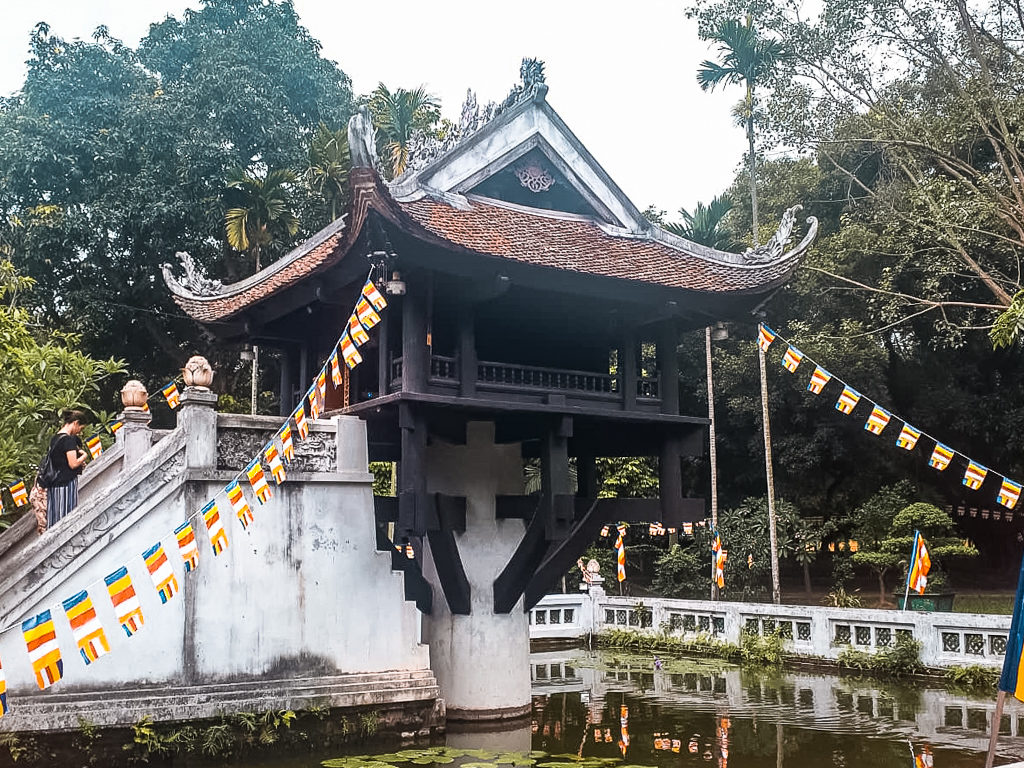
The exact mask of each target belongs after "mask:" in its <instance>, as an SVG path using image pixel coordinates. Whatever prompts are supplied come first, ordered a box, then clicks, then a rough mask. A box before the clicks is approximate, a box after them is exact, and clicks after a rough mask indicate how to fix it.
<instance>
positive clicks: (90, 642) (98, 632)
mask: <svg viewBox="0 0 1024 768" xmlns="http://www.w3.org/2000/svg"><path fill="white" fill-rule="evenodd" d="M62 604H63V606H64V613H66V614H67V616H68V622H69V623H70V624H71V634H73V635H74V637H75V645H77V646H78V652H79V653H80V654H82V660H83V661H84V662H85V664H86V666H88V665H89V664H92V663H93V662H94V661H96V659H98V658H99V657H100V656H103V655H104V654H107V653H110V644H109V643H108V642H107V633H106V632H104V631H103V625H102V624H100V620H99V617H98V616H97V615H96V609H95V608H94V607H93V604H92V599H91V598H90V597H89V592H88V591H87V590H82V591H81V592H79V593H78V594H77V595H74V596H72V597H69V598H68V599H67V600H64V601H63V603H62Z"/></svg>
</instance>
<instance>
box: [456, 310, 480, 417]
mask: <svg viewBox="0 0 1024 768" xmlns="http://www.w3.org/2000/svg"><path fill="white" fill-rule="evenodd" d="M474 322H475V312H474V307H473V305H472V304H470V303H469V302H466V303H465V304H463V305H462V308H461V310H460V312H459V394H460V395H462V396H463V397H472V396H473V395H475V394H476V369H477V360H476V328H475V327H474Z"/></svg>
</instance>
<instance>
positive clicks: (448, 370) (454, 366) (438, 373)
mask: <svg viewBox="0 0 1024 768" xmlns="http://www.w3.org/2000/svg"><path fill="white" fill-rule="evenodd" d="M430 378H431V379H436V380H439V381H455V382H457V381H458V380H459V368H458V361H457V360H456V359H455V358H454V357H444V356H442V355H431V356H430Z"/></svg>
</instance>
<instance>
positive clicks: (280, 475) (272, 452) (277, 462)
mask: <svg viewBox="0 0 1024 768" xmlns="http://www.w3.org/2000/svg"><path fill="white" fill-rule="evenodd" d="M263 455H264V457H266V459H267V463H268V464H269V465H270V474H272V475H273V476H274V482H275V483H277V484H278V485H280V484H281V483H283V482H284V464H282V463H281V456H280V454H278V452H277V446H276V445H274V443H273V441H271V442H270V443H269V444H268V445H267V447H266V448H265V449H264V450H263Z"/></svg>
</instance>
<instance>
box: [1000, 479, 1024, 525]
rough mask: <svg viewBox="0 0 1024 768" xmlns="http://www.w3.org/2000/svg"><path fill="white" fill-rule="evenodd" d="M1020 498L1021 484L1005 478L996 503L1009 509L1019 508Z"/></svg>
mask: <svg viewBox="0 0 1024 768" xmlns="http://www.w3.org/2000/svg"><path fill="white" fill-rule="evenodd" d="M1019 498H1020V483H1015V482H1013V480H1011V479H1010V478H1008V477H1004V478H1003V484H1002V485H1001V486H1000V487H999V495H998V496H997V497H996V501H998V502H999V503H1000V504H1002V505H1003V506H1004V507H1006V508H1007V509H1013V508H1014V507H1015V506H1017V499H1019ZM1007 519H1009V518H1007Z"/></svg>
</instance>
